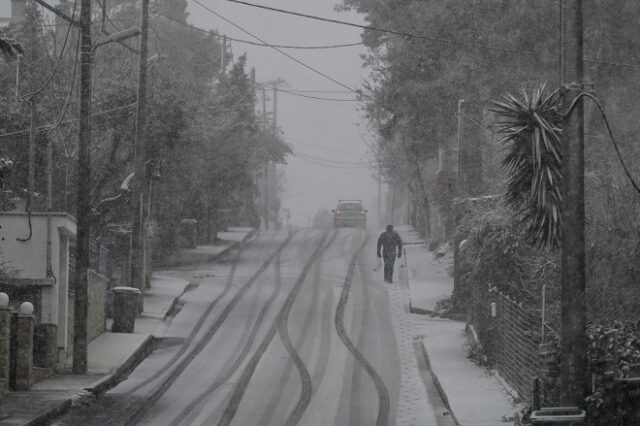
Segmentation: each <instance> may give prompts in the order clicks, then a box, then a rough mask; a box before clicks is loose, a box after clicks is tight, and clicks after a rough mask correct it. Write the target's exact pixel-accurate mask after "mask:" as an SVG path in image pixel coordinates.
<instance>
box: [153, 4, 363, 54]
mask: <svg viewBox="0 0 640 426" xmlns="http://www.w3.org/2000/svg"><path fill="white" fill-rule="evenodd" d="M158 15H159V16H162V17H164V18H167V19H168V20H170V21H173V22H175V23H177V24H180V25H182V26H184V27H187V28H190V29H192V30H195V31H200V32H203V33H206V34H208V35H210V36H213V37H217V38H223V37H226V38H227V40H229V41H234V42H236V43H243V44H250V45H252V46H258V47H271V46H273V47H277V48H280V49H300V50H322V49H339V48H343V47H354V46H362V45H363V44H364V43H363V42H361V41H360V42H355V43H342V44H328V45H318V46H313V45H311V46H305V45H292V44H267V43H256V42H254V41H250V40H243V39H239V38H234V37H229V36H226V35H224V34H218V33H215V32H213V31H210V30H205V29H204V28H199V27H196V26H195V25H191V24H188V23H186V22H183V21H181V20H179V19H176V18H173V17H171V16H168V15H165V14H162V13H158Z"/></svg>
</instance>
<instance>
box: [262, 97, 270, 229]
mask: <svg viewBox="0 0 640 426" xmlns="http://www.w3.org/2000/svg"><path fill="white" fill-rule="evenodd" d="M262 124H263V127H262V129H263V131H264V132H265V134H266V132H267V90H266V89H265V87H264V86H262ZM264 229H265V230H267V231H268V230H269V153H268V151H267V147H266V146H265V147H264Z"/></svg>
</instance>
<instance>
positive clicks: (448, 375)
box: [416, 319, 515, 426]
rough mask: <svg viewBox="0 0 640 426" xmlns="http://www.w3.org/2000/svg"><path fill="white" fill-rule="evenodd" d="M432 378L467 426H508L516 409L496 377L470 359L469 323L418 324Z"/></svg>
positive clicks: (425, 320) (434, 320)
mask: <svg viewBox="0 0 640 426" xmlns="http://www.w3.org/2000/svg"><path fill="white" fill-rule="evenodd" d="M416 323H417V326H416V331H417V332H418V333H419V335H420V336H421V337H422V345H423V347H424V350H425V351H426V355H427V357H426V359H427V361H428V363H429V367H430V369H431V374H432V377H433V378H434V381H435V382H436V386H437V387H438V388H439V390H440V392H441V394H444V395H445V397H446V403H447V404H448V406H449V409H450V410H451V412H452V413H453V416H454V418H455V419H456V421H457V422H458V424H460V425H464V426H504V424H505V423H504V421H503V418H509V417H511V416H512V415H513V413H514V411H515V408H514V405H513V402H512V400H511V398H510V397H509V396H508V394H507V391H506V390H505V388H504V387H503V386H502V384H501V383H500V381H498V379H497V378H496V377H495V376H494V375H493V373H492V372H491V371H489V370H487V369H486V368H483V367H480V366H478V365H476V364H475V363H473V362H472V361H471V360H470V359H468V358H467V352H466V349H465V342H466V339H467V337H466V333H465V323H464V322H461V321H451V320H444V319H424V320H421V321H416Z"/></svg>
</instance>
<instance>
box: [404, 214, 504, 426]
mask: <svg viewBox="0 0 640 426" xmlns="http://www.w3.org/2000/svg"><path fill="white" fill-rule="evenodd" d="M396 231H397V232H398V233H399V234H400V237H401V238H402V240H403V242H404V243H405V255H404V257H403V259H401V262H400V265H399V266H400V283H401V286H403V287H404V290H405V292H406V294H407V297H408V299H409V300H408V304H409V307H410V312H412V313H423V314H425V313H426V314H430V313H433V312H436V311H437V302H438V301H440V300H442V299H443V298H445V297H448V296H450V295H451V293H452V291H453V278H451V277H450V275H449V272H448V267H449V265H450V264H451V258H450V257H448V256H447V255H444V256H441V257H440V258H436V257H435V255H434V253H433V252H430V251H428V250H427V248H426V244H425V242H424V241H421V240H420V238H419V236H418V235H417V233H416V232H415V231H413V229H411V227H408V226H399V227H397V228H396ZM408 315H410V317H411V318H412V324H413V331H414V333H415V334H416V335H417V336H418V337H419V338H420V339H421V341H422V342H421V343H422V347H423V352H424V355H425V360H426V362H427V364H428V369H429V370H430V373H431V376H432V378H433V380H434V382H435V385H436V387H437V388H438V391H439V393H440V395H441V397H442V399H443V400H445V403H446V404H447V405H448V407H449V409H450V410H451V412H452V415H453V417H454V418H455V420H456V422H457V423H458V424H460V425H463V426H503V425H504V424H505V422H504V421H503V419H504V418H509V417H511V416H512V415H513V413H514V411H515V408H514V405H513V402H512V399H511V397H510V396H509V395H508V393H507V391H506V389H505V388H504V387H503V385H502V384H501V382H500V381H499V380H498V378H497V377H496V376H495V375H494V374H493V373H492V372H491V371H489V370H487V369H486V368H483V367H480V366H478V365H476V364H475V363H473V361H471V360H470V359H468V358H467V350H466V348H465V343H466V339H467V336H466V332H465V328H466V324H465V323H464V322H461V321H452V320H448V319H440V318H433V317H431V316H427V315H411V314H408Z"/></svg>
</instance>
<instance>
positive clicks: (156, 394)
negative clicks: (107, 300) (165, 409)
mask: <svg viewBox="0 0 640 426" xmlns="http://www.w3.org/2000/svg"><path fill="white" fill-rule="evenodd" d="M294 235H295V231H293V232H290V233H289V235H288V236H287V238H286V239H285V240H284V241H283V242H282V243H281V244H280V245H279V246H278V248H277V249H276V250H275V251H274V252H273V253H272V254H271V255H270V256H269V258H267V260H266V261H265V262H264V263H263V264H262V265H261V266H260V268H259V269H258V270H257V271H256V272H255V273H254V274H253V275H252V276H251V278H249V280H248V281H247V282H246V283H245V284H244V285H243V286H242V287H241V288H240V289H239V290H238V292H237V293H236V294H235V295H234V296H233V298H232V299H231V301H230V302H229V303H228V304H227V306H226V307H225V308H224V310H223V311H222V313H221V314H220V315H219V316H218V318H217V319H216V321H215V322H214V323H213V325H212V326H211V327H210V328H209V329H208V330H207V333H206V334H205V336H203V337H202V339H200V340H199V341H198V343H197V344H196V346H195V347H194V348H193V349H192V350H191V352H189V353H188V354H187V356H186V357H185V358H184V359H183V360H182V361H180V363H178V364H177V367H176V368H175V369H174V370H173V371H172V372H171V373H170V374H169V375H168V376H167V377H166V378H165V379H164V380H163V381H162V383H160V385H158V386H157V387H156V388H155V389H154V390H153V391H152V392H151V394H150V395H149V396H148V397H147V399H146V401H145V402H144V404H142V405H141V406H140V407H139V408H138V409H137V410H135V411H134V412H133V413H132V415H131V416H130V417H129V419H128V420H127V422H126V423H125V426H130V425H134V424H136V423H137V422H138V421H139V420H140V419H142V417H143V416H144V415H145V414H146V413H147V411H149V409H150V408H151V407H152V406H153V405H154V404H155V403H156V402H157V401H158V400H159V399H160V397H161V396H162V395H164V393H165V392H166V391H167V390H168V389H169V387H170V386H171V385H172V384H173V383H174V382H175V381H176V380H177V379H178V377H179V376H180V374H182V372H183V371H184V370H185V369H186V368H187V367H188V366H189V364H191V362H192V361H193V359H194V358H195V357H196V356H197V355H198V354H199V353H200V352H201V351H202V350H203V349H204V348H205V346H206V345H207V344H208V343H209V340H211V338H212V337H213V336H214V335H215V334H216V332H217V331H218V330H219V329H220V327H221V326H222V324H223V323H224V321H225V320H226V319H227V317H228V316H229V313H230V312H231V311H232V310H233V308H234V307H235V306H236V305H237V304H238V302H239V301H240V299H241V298H242V297H243V296H244V295H245V293H246V292H247V291H248V290H249V289H250V288H251V286H252V285H253V283H254V282H255V281H256V280H257V279H258V278H259V277H260V275H262V273H263V272H264V271H265V270H266V269H267V267H268V266H269V265H270V264H271V262H273V260H274V259H275V258H276V257H277V256H278V255H279V254H280V253H281V252H282V251H283V250H284V248H285V247H286V246H287V245H288V244H289V242H290V241H291V239H292V238H293V236H294Z"/></svg>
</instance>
